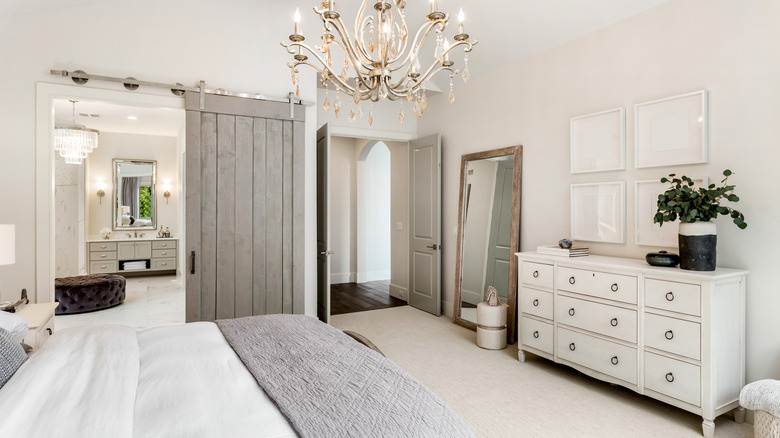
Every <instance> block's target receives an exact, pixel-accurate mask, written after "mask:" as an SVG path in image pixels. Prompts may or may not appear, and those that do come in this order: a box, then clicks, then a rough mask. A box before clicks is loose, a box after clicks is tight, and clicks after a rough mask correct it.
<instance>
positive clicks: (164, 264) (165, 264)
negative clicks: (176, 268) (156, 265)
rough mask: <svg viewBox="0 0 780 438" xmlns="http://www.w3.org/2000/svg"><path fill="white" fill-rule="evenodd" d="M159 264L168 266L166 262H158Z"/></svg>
mask: <svg viewBox="0 0 780 438" xmlns="http://www.w3.org/2000/svg"><path fill="white" fill-rule="evenodd" d="M160 264H161V265H163V266H168V264H167V263H160Z"/></svg>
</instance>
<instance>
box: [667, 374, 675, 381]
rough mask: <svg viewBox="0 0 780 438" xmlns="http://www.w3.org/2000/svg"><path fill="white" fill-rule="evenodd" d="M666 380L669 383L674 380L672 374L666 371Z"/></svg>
mask: <svg viewBox="0 0 780 438" xmlns="http://www.w3.org/2000/svg"><path fill="white" fill-rule="evenodd" d="M666 381H667V382H669V383H672V382H674V374H672V373H666Z"/></svg>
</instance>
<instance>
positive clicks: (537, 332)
mask: <svg viewBox="0 0 780 438" xmlns="http://www.w3.org/2000/svg"><path fill="white" fill-rule="evenodd" d="M538 337H539V330H537V331H535V332H534V338H538Z"/></svg>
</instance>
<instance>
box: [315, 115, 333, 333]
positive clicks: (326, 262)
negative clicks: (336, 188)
mask: <svg viewBox="0 0 780 438" xmlns="http://www.w3.org/2000/svg"><path fill="white" fill-rule="evenodd" d="M329 166H330V132H329V131H328V124H327V123H326V124H325V125H323V126H322V127H321V128H320V129H318V130H317V318H319V319H320V320H321V321H323V322H330V255H331V254H332V252H331V251H330V248H329V242H330V177H329V172H328V168H329Z"/></svg>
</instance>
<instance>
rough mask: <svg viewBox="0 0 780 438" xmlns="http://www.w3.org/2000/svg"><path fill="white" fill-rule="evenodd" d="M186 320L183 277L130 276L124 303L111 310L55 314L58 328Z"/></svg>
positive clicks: (148, 324) (174, 322)
mask: <svg viewBox="0 0 780 438" xmlns="http://www.w3.org/2000/svg"><path fill="white" fill-rule="evenodd" d="M182 322H184V282H183V281H182V277H181V276H174V275H162V276H149V277H128V278H127V284H126V290H125V301H124V303H122V304H120V305H118V306H116V307H112V308H110V309H105V310H98V311H96V312H88V313H80V314H75V315H57V316H55V317H54V329H55V330H61V329H64V328H67V327H76V326H83V325H98V324H118V325H126V326H129V327H133V328H136V329H141V328H146V327H152V326H156V325H164V324H176V323H182Z"/></svg>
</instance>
